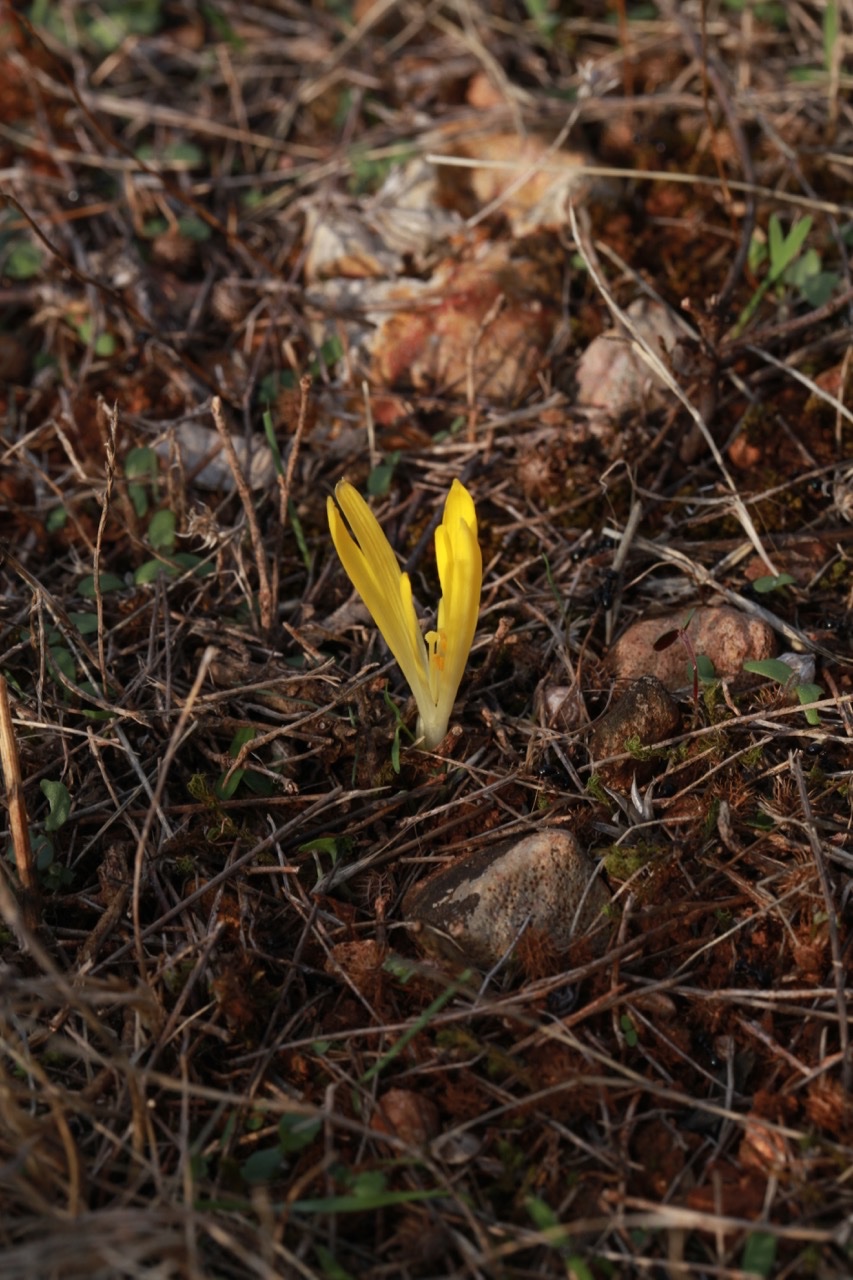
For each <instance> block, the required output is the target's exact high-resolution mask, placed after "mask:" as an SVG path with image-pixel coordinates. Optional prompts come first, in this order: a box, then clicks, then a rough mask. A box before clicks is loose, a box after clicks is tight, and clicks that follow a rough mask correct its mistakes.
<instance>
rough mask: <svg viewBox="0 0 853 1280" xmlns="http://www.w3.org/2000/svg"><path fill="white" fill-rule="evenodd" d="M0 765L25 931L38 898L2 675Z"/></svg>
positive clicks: (34, 918) (34, 917)
mask: <svg viewBox="0 0 853 1280" xmlns="http://www.w3.org/2000/svg"><path fill="white" fill-rule="evenodd" d="M0 764H2V767H3V781H4V782H5V784H6V804H7V805H8V808H9V833H10V835H11V839H12V848H13V850H14V853H15V867H16V869H17V872H18V879H19V880H20V882H21V908H22V911H23V916H24V922H25V924H26V925H27V928H28V929H32V930H34V931H35V930H36V929H37V928H38V926H39V920H40V918H41V900H40V898H41V895H40V894H39V887H38V880H37V879H36V868H35V861H34V859H33V848H32V844H31V843H30V829H29V826H28V823H27V803H26V801H25V799H24V788H23V782H22V779H21V762H20V759H19V758H18V743H17V740H16V738H15V729H14V726H13V724H12V712H11V708H10V706H9V686H8V684H7V683H6V678H5V676H0Z"/></svg>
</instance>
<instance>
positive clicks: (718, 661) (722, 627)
mask: <svg viewBox="0 0 853 1280" xmlns="http://www.w3.org/2000/svg"><path fill="white" fill-rule="evenodd" d="M687 614H688V610H687V609H683V610H681V611H680V612H678V613H671V614H667V615H666V616H665V617H661V618H646V619H644V620H643V621H641V622H635V623H634V624H633V625H632V626H630V627H629V628H628V630H627V631H626V632H624V633H623V635H621V636H620V637H619V639H618V640H617V641H616V643H615V644H614V646H613V648H612V649H611V651H610V657H609V659H608V666H609V667H610V670H611V671H612V672H613V675H614V676H615V678H616V680H617V682H618V681H625V680H635V679H636V678H637V676H655V677H656V678H657V679H658V680H660V682H661V684H663V685H665V686H666V688H667V689H686V688H688V687H689V686H690V685H691V683H692V677H691V675H690V672H689V668H690V658H689V656H688V652H687V649H686V648H685V647H684V644H683V643H682V641H681V640H680V639H678V638H676V639H675V640H674V641H673V643H672V644H671V645H670V646H669V647H668V648H667V649H661V650H659V651H658V650H656V649H655V647H654V646H655V642H656V641H657V640H659V639H660V638H661V637H662V636H664V635H666V633H667V632H668V631H676V630H678V629H679V628H681V627H683V626H684V620H685V618H686V617H687ZM687 635H688V636H689V638H690V640H691V641H692V644H693V649H694V651H695V652H696V654H697V655H699V654H704V655H705V657H707V658H710V660H711V662H712V663H713V664H714V671H715V672H716V674H717V675H718V676H721V677H731V676H737V675H740V674H741V672H742V671H743V664H744V662H746V661H747V660H755V659H759V660H760V659H762V658H772V657H773V655H774V654H775V652H776V638H775V636H774V634H773V630H772V628H771V627H769V626H768V625H767V623H766V622H762V621H761V620H760V619H759V618H750V617H749V616H748V615H747V614H745V613H741V612H740V610H738V609H735V608H733V607H732V606H731V605H725V604H721V605H700V606H699V608H698V609H694V611H693V616H692V618H691V619H690V623H689V626H688V627H687Z"/></svg>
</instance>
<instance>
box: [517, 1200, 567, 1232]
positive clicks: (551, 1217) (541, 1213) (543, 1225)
mask: <svg viewBox="0 0 853 1280" xmlns="http://www.w3.org/2000/svg"><path fill="white" fill-rule="evenodd" d="M524 1207H525V1209H526V1210H527V1212H528V1213H529V1214H530V1217H531V1218H532V1220H533V1225H534V1226H535V1227H536V1230H537V1231H552V1230H553V1229H554V1228H555V1227H559V1225H560V1219H559V1218H558V1217H557V1215H556V1213H555V1212H554V1210H553V1209H552V1208H551V1206H550V1205H549V1204H546V1203H545V1201H544V1200H540V1198H539V1196H525V1197H524Z"/></svg>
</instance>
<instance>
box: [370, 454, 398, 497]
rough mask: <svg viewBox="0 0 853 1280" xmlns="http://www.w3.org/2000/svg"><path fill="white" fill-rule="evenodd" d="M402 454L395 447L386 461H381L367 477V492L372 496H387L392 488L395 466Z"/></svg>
mask: <svg viewBox="0 0 853 1280" xmlns="http://www.w3.org/2000/svg"><path fill="white" fill-rule="evenodd" d="M400 456H401V455H400V450H399V449H395V450H394V452H393V453H389V455H388V457H387V458H386V459H385V461H384V462H380V463H379V464H378V465H377V466H375V467H374V468H373V470H372V471H371V472H370V475H369V476H368V477H367V492H368V493H369V494H370V496H371V498H384V497H385V495H386V493H387V492H388V490H389V489H390V488H391V481H392V480H393V479H394V468H395V467H396V466H397V463H398V462H399V461H400Z"/></svg>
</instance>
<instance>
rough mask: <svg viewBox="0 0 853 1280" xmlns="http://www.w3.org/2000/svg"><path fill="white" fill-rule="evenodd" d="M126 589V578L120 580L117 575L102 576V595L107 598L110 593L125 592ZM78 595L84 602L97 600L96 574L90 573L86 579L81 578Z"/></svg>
mask: <svg viewBox="0 0 853 1280" xmlns="http://www.w3.org/2000/svg"><path fill="white" fill-rule="evenodd" d="M124 587H125V581H124V578H120V577H119V576H118V574H117V573H102V574H101V595H103V596H105V595H106V594H107V593H108V592H110V591H123V590H124ZM77 594H78V595H81V596H82V597H83V599H84V600H94V599H95V575H94V574H92V573H88V574H87V575H86V577H85V578H81V580H80V583H79V585H78V587H77Z"/></svg>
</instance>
